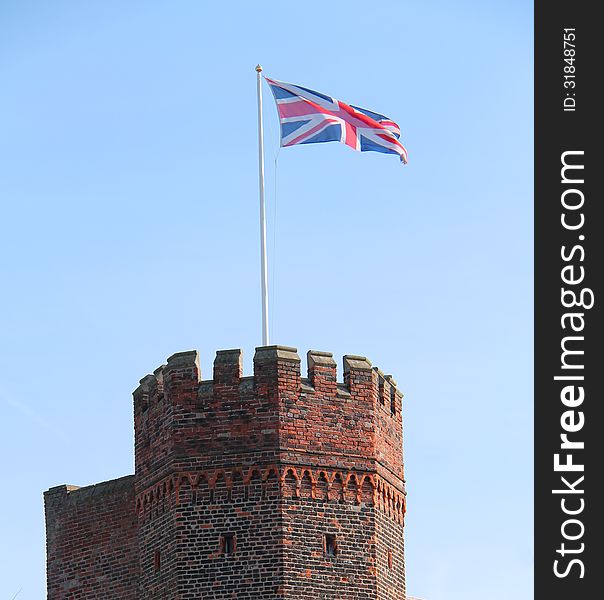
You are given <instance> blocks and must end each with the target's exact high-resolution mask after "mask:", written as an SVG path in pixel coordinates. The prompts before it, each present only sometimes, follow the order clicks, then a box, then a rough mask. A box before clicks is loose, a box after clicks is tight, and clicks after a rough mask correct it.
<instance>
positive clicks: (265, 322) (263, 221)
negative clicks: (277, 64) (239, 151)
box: [256, 65, 269, 346]
mask: <svg viewBox="0 0 604 600" xmlns="http://www.w3.org/2000/svg"><path fill="white" fill-rule="evenodd" d="M261 73H262V67H261V66H260V65H258V66H257V67H256V79H257V84H258V184H259V186H260V260H261V267H262V273H261V287H262V345H263V346H268V344H269V341H268V275H267V270H266V214H265V208H264V134H263V131H262V75H261Z"/></svg>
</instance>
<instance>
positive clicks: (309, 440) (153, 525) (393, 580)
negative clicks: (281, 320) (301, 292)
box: [47, 346, 405, 600]
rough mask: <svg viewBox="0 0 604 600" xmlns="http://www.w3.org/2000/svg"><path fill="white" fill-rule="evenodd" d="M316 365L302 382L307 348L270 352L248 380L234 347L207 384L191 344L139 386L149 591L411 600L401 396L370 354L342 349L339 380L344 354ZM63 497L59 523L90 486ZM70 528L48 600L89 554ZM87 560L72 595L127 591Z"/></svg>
mask: <svg viewBox="0 0 604 600" xmlns="http://www.w3.org/2000/svg"><path fill="white" fill-rule="evenodd" d="M307 363H308V373H307V377H302V376H301V372H300V358H299V356H298V354H297V350H296V349H295V348H290V347H285V346H268V347H261V348H257V349H256V353H255V356H254V373H253V376H251V377H244V376H243V370H242V355H241V351H240V350H223V351H220V352H218V353H217V355H216V359H215V361H214V365H213V378H212V379H211V380H204V379H203V378H202V374H201V369H200V366H199V359H198V356H197V353H196V352H181V353H178V354H175V355H173V356H171V357H170V358H169V359H168V360H167V363H166V365H163V366H161V367H159V368H158V369H156V370H155V371H154V372H153V374H152V375H147V376H146V377H144V378H143V379H142V380H141V382H140V385H139V387H138V388H137V389H136V390H135V392H134V416H135V463H136V467H135V475H134V478H133V481H130V486H131V488H130V489H131V495H126V494H124V500H123V503H124V505H123V506H122V507H121V509H120V510H122V512H124V511H126V513H127V512H128V510H131V512H132V515H133V517H134V522H135V524H136V531H135V534H136V540H137V549H138V553H137V556H136V561H135V562H136V563H137V564H136V569H133V568H131V571H132V573H131V575H130V576H131V577H133V578H135V579H136V582H135V584H133V585H135V587H136V590H137V594H138V596H136V597H138V598H140V599H141V600H142V599H145V600H155V599H157V600H159V599H164V598H169V599H178V600H193V599H198V598H207V599H214V600H223V599H224V600H226V599H227V598H228V599H232V598H240V599H244V598H249V599H259V598H262V599H268V600H270V599H274V600H285V599H291V600H293V599H294V598H295V599H296V600H297V599H298V598H305V599H309V600H320V599H328V598H329V599H333V600H342V599H349V600H365V599H369V598H372V599H373V598H377V599H378V600H395V599H396V600H404V598H405V591H404V590H405V570H404V545H403V521H404V514H405V487H404V474H403V453H402V414H401V413H402V395H401V394H400V392H399V391H398V389H397V387H396V383H395V382H394V380H393V379H392V378H391V377H390V376H386V375H384V374H383V373H382V372H381V371H380V370H379V369H377V368H375V367H372V365H371V363H370V362H369V361H368V360H367V359H366V358H364V357H361V356H345V357H344V371H343V381H342V382H338V381H337V379H338V378H337V367H336V362H335V361H334V359H333V356H332V355H331V354H329V353H327V352H318V351H309V352H308V355H307ZM51 492H52V490H51V491H49V492H48V493H47V520H48V522H50V523H55V524H56V522H57V519H59V520H63V521H65V522H66V520H68V518H69V510H70V508H69V507H70V506H71V505H69V503H68V501H67V500H66V499H68V498H69V497H70V496H71V497H72V498H73V496H72V494H77V492H71V491H69V490H68V489H66V490H64V491H62V492H61V499H60V500H59V501H57V500H56V496H57V494H56V493H54V495H52V494H51ZM62 496H65V498H62ZM82 497H83V496H82ZM57 502H58V504H57ZM128 503H131V507H130V509H129V508H128ZM57 506H59V508H56V507H57ZM76 508H77V510H79V511H80V513H81V511H82V510H85V507H84V508H83V507H82V506H81V505H80V504H78V506H77V507H76ZM57 531H58V533H57ZM61 535H62V534H61V531H60V527H56V526H55V527H54V529H53V536H52V537H49V541H48V559H49V575H48V577H49V596H48V597H49V599H51V600H58V599H59V598H61V600H63V598H65V596H62V595H61V594H60V593H59V592H55V591H51V590H57V589H58V587H57V585H56V582H57V578H59V579H60V578H61V577H62V578H63V579H62V580H61V581H62V585H63V589H67V588H66V587H65V586H66V585H67V586H68V587H69V589H73V590H75V589H77V586H78V583H76V579H77V568H75V567H74V565H76V564H78V565H79V564H82V561H83V562H86V561H85V559H82V556H81V555H80V554H78V552H80V550H78V551H75V550H74V555H73V556H71V555H70V551H69V550H65V540H64V539H62V537H61ZM130 537H131V536H130ZM97 542H98V540H95V539H94V534H91V535H90V538H89V539H88V540H87V542H86V544H85V546H86V548H85V549H84V550H83V552H88V553H89V551H90V549H91V548H95V547H97V546H98V543H97ZM128 547H130V546H128ZM88 555H89V554H87V556H88ZM87 568H88V571H87V573H88V577H87V581H86V587H85V588H84V587H83V586H84V584H83V583H82V580H81V579H79V580H77V581H79V584H80V585H81V586H82V587H81V591H80V592H79V594H80V595H74V596H73V597H74V598H76V597H77V598H84V599H87V600H88V599H90V600H92V599H96V598H101V597H102V598H113V597H115V598H116V600H117V598H118V597H119V598H122V597H121V596H115V595H114V596H112V595H111V594H109V595H107V588H104V583H103V582H104V581H105V580H106V575H107V574H106V573H104V574H101V573H96V572H95V568H94V565H89V566H88V567H87ZM66 573H69V574H70V575H67V576H66V575H65V574H66ZM66 577H67V579H68V580H69V581H67V580H66ZM70 578H71V579H70ZM51 584H52V585H51ZM103 594H105V595H103ZM128 597H129V598H130V596H128ZM132 597H135V596H132Z"/></svg>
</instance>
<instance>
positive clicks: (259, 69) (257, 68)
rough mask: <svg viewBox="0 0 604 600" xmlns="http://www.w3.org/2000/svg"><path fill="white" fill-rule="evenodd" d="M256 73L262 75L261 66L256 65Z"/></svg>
mask: <svg viewBox="0 0 604 600" xmlns="http://www.w3.org/2000/svg"><path fill="white" fill-rule="evenodd" d="M256 72H257V73H262V66H261V65H256Z"/></svg>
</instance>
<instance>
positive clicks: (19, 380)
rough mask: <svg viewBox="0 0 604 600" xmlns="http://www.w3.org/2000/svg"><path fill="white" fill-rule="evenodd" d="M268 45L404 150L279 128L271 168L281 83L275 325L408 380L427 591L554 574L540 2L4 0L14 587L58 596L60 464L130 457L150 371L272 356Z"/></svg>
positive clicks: (2, 361)
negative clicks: (50, 494) (235, 356)
mask: <svg viewBox="0 0 604 600" xmlns="http://www.w3.org/2000/svg"><path fill="white" fill-rule="evenodd" d="M257 62H261V63H262V64H263V66H264V68H265V73H266V74H267V75H269V76H272V77H275V78H277V79H281V80H284V81H290V82H293V83H297V84H300V85H305V86H307V87H310V88H312V89H316V90H318V91H320V92H323V93H326V94H330V95H333V96H335V97H337V98H340V99H342V100H344V101H346V102H349V103H352V104H356V105H358V106H362V107H365V108H368V109H370V110H374V111H377V112H380V113H383V114H386V115H388V116H389V117H391V118H393V119H394V120H396V121H397V122H398V123H399V124H400V125H401V129H402V132H403V134H402V139H403V141H404V143H405V145H406V147H407V148H408V150H409V165H407V166H406V167H402V166H401V165H400V163H399V161H398V159H397V157H395V156H388V155H382V154H377V153H363V154H361V153H355V152H353V151H351V150H350V149H349V148H347V147H345V146H343V145H340V144H335V143H331V144H321V145H312V146H298V147H294V148H285V149H283V150H281V151H280V152H279V154H278V159H277V172H276V173H275V156H276V155H277V150H278V127H277V118H276V111H275V107H274V105H273V103H272V98H271V97H270V92H269V90H268V88H267V87H265V111H264V115H265V128H266V159H267V202H268V207H267V210H268V214H269V233H268V242H269V243H268V246H269V251H270V257H269V260H270V267H271V271H270V281H271V285H272V290H271V302H272V316H271V322H272V341H274V342H275V343H280V344H286V345H293V346H297V347H298V349H299V352H300V354H301V355H304V354H305V353H306V351H307V350H308V349H309V348H313V349H319V350H328V351H332V352H334V354H335V355H336V358H337V360H338V362H339V363H341V356H342V355H343V354H363V355H366V356H368V357H369V358H370V359H371V360H372V362H373V363H374V364H376V365H378V366H380V367H381V368H382V369H383V370H384V371H386V372H388V373H392V374H393V375H394V376H395V378H396V379H397V381H398V382H399V386H400V387H401V389H402V390H403V391H404V392H405V405H404V419H405V453H406V476H407V480H408V494H409V495H408V513H407V527H406V552H407V579H408V591H409V592H410V593H411V594H412V595H416V596H419V597H421V598H425V599H426V600H445V599H446V600H461V599H463V600H484V599H485V598H489V599H490V600H503V599H504V598H506V599H507V598H515V600H526V599H529V598H532V303H533V293H532V275H533V274H532V225H533V223H532V221H533V213H532V128H533V124H532V5H531V3H529V2H525V1H522V2H520V1H509V0H508V1H505V2H504V1H492V2H476V1H472V0H460V1H459V2H455V3H452V2H444V1H442V0H441V1H438V2H437V1H434V2H430V1H427V2H421V3H411V2H403V1H394V0H389V1H388V0H386V1H383V2H380V3H378V4H374V5H372V6H371V7H369V8H368V6H367V3H365V2H356V1H350V2H340V1H335V2H332V3H331V4H329V5H322V6H319V7H308V6H307V5H304V6H300V5H296V4H287V3H282V2H280V3H277V2H273V1H268V2H264V3H255V5H252V3H246V2H222V3H209V2H195V1H192V0H191V1H184V0H178V1H174V2H169V3H168V2H150V1H145V2H135V1H129V2H116V1H112V0H104V1H102V2H101V1H97V0H90V1H89V2H85V3H84V2H74V1H71V2H67V1H61V0H57V1H55V2H52V3H51V2H41V1H34V0H21V1H19V2H17V1H15V0H3V1H2V2H0V80H1V81H2V92H1V93H0V204H1V207H0V209H1V212H0V219H1V223H2V228H1V234H2V235H1V236H0V276H1V281H2V294H1V296H0V332H1V334H0V415H1V418H0V444H1V447H0V451H1V452H2V456H3V461H2V462H3V467H2V472H3V493H2V494H0V532H1V533H0V582H1V583H2V585H1V591H0V595H1V596H2V598H5V597H6V598H11V597H12V595H13V594H14V593H16V592H17V590H19V589H20V588H22V592H21V594H20V596H19V597H18V598H19V600H39V599H40V598H42V597H43V595H44V525H43V511H42V492H43V490H44V489H47V488H48V487H51V486H54V485H58V484H61V483H70V484H76V485H86V484H90V483H94V482H97V481H102V480H106V479H111V478H114V477H118V476H121V475H123V474H127V473H131V472H132V471H133V457H132V443H133V438H132V412H131V410H132V409H131V392H132V390H133V389H134V388H135V387H136V385H137V382H138V380H139V379H140V378H141V377H142V376H143V375H145V374H146V373H147V372H149V371H151V370H152V369H154V368H155V367H156V366H158V365H159V364H161V363H162V362H164V360H165V358H166V357H167V356H169V355H170V354H172V353H173V352H176V351H180V350H186V349H191V348H198V349H199V350H200V354H201V361H202V370H203V371H204V372H205V375H206V376H210V373H211V364H212V360H213V356H214V352H215V350H218V349H224V348H232V347H241V348H243V349H244V353H245V365H246V371H247V374H250V372H251V358H252V356H253V351H254V347H255V346H258V345H260V321H259V316H260V294H259V290H258V282H259V273H258V271H259V259H258V199H257V162H256V161H257V154H256V143H257V141H256V98H255V72H254V67H255V65H256V63H257ZM275 191H276V195H275ZM303 368H304V367H303Z"/></svg>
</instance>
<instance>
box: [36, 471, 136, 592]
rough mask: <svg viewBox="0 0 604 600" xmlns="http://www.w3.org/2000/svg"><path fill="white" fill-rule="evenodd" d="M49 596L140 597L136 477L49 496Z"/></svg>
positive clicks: (57, 491)
mask: <svg viewBox="0 0 604 600" xmlns="http://www.w3.org/2000/svg"><path fill="white" fill-rule="evenodd" d="M44 502H45V512H46V544H47V556H48V564H47V589H48V600H97V599H98V600H100V599H104V600H107V598H114V599H115V600H117V599H118V598H119V599H120V600H136V599H137V598H138V595H137V585H138V574H139V560H138V538H137V519H136V513H135V510H134V507H135V500H134V481H133V477H132V476H129V477H123V478H121V479H117V480H115V481H109V482H106V483H102V484H99V485H95V486H90V487H86V488H75V487H73V486H71V487H68V486H64V485H63V486H59V487H56V488H51V489H50V490H48V491H47V492H46V493H45V494H44Z"/></svg>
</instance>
